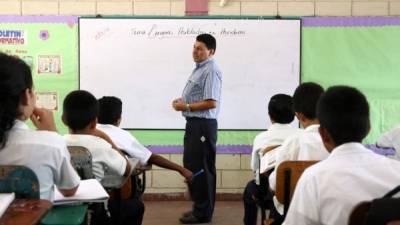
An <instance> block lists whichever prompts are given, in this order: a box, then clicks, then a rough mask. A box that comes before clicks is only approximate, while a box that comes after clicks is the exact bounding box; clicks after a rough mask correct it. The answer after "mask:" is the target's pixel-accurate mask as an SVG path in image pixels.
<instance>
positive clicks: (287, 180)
mask: <svg viewBox="0 0 400 225" xmlns="http://www.w3.org/2000/svg"><path fill="white" fill-rule="evenodd" d="M317 162H319V161H285V162H282V163H281V164H280V165H279V166H278V171H277V173H276V192H275V196H276V198H277V199H278V201H279V202H280V203H282V204H283V205H284V213H283V216H284V217H285V216H286V213H287V211H288V209H289V204H290V200H291V199H292V196H293V193H294V189H295V187H296V184H297V181H298V180H299V178H300V176H301V174H302V173H303V172H304V170H305V169H307V167H309V166H311V165H313V164H315V163H317Z"/></svg>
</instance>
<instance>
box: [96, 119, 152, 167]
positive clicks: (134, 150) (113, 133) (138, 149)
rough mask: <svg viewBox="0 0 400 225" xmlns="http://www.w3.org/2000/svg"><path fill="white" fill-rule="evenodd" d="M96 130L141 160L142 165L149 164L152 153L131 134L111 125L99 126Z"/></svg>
mask: <svg viewBox="0 0 400 225" xmlns="http://www.w3.org/2000/svg"><path fill="white" fill-rule="evenodd" d="M96 128H97V129H99V130H101V131H103V132H104V133H106V134H107V135H108V136H109V137H110V138H111V140H112V141H113V142H114V143H115V145H116V146H117V147H118V148H119V149H121V150H123V151H125V152H126V153H127V154H129V155H130V156H131V157H134V158H137V159H139V161H140V164H141V165H146V164H147V162H148V160H149V158H150V156H151V154H152V153H151V152H150V151H149V150H148V149H147V148H146V147H144V146H143V145H142V144H140V143H139V141H138V140H137V139H136V138H135V137H134V136H132V135H131V134H130V133H129V132H127V131H125V130H123V129H121V128H119V127H117V126H114V125H111V124H97V126H96Z"/></svg>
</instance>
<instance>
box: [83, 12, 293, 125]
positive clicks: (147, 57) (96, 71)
mask: <svg viewBox="0 0 400 225" xmlns="http://www.w3.org/2000/svg"><path fill="white" fill-rule="evenodd" d="M205 32H206V33H211V34H212V35H213V36H214V37H215V38H216V39H217V48H216V53H215V56H214V59H215V61H216V62H217V64H218V65H219V67H220V69H221V71H222V95H221V102H220V104H221V105H220V107H221V109H220V113H219V116H218V128H219V129H244V130H252V129H265V128H266V127H267V126H268V125H269V124H268V123H269V119H268V114H267V106H268V100H269V99H270V97H271V96H272V95H274V94H277V93H285V94H289V95H292V94H293V92H294V89H295V88H296V87H297V86H298V84H299V82H300V20H263V19H257V20H256V19H172V18H171V19H143V18H141V19H140V18H139V19H138V18H129V19H127V18H80V20H79V54H80V55H79V69H80V76H79V77H80V89H82V90H88V91H90V92H91V93H93V94H94V95H95V96H96V97H97V98H100V97H102V96H117V97H119V98H121V99H122V102H123V115H122V123H121V127H122V128H127V129H182V128H184V124H185V119H184V118H183V117H182V115H181V113H180V112H176V111H175V110H173V108H172V106H171V105H172V104H171V102H172V100H173V99H175V98H177V97H180V96H181V95H182V91H183V88H184V86H185V84H186V81H187V79H188V78H189V76H190V74H191V72H192V71H193V69H194V66H195V64H194V62H193V59H192V49H193V44H194V42H195V37H196V36H197V35H198V34H200V33H205Z"/></svg>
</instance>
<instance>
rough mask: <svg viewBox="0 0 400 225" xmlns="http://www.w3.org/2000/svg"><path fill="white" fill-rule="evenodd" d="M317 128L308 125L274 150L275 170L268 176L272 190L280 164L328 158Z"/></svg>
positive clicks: (316, 125) (317, 126) (316, 126)
mask: <svg viewBox="0 0 400 225" xmlns="http://www.w3.org/2000/svg"><path fill="white" fill-rule="evenodd" d="M318 128H319V125H318V124H315V125H310V126H308V127H307V128H305V129H304V130H302V131H301V132H299V133H297V134H294V135H293V136H290V137H288V138H287V139H286V140H285V141H284V142H283V144H282V145H281V146H280V147H278V148H276V164H275V170H274V171H273V172H272V173H271V175H270V176H269V185H270V188H271V189H272V190H275V188H276V172H277V169H278V166H279V165H280V164H281V163H282V162H284V161H291V160H295V161H297V160H323V159H325V158H326V157H328V155H329V152H328V151H327V150H326V148H325V146H324V144H323V143H322V139H321V136H320V135H319V133H318Z"/></svg>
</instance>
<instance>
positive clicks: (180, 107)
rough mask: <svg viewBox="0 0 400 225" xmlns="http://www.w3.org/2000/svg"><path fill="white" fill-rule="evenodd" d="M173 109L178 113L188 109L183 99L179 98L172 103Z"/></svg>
mask: <svg viewBox="0 0 400 225" xmlns="http://www.w3.org/2000/svg"><path fill="white" fill-rule="evenodd" d="M172 107H173V108H174V109H175V110H176V111H185V109H186V103H185V102H184V101H183V99H182V98H177V99H175V100H174V101H173V102H172Z"/></svg>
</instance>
